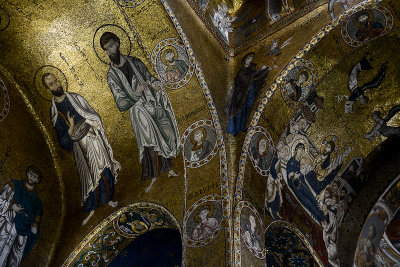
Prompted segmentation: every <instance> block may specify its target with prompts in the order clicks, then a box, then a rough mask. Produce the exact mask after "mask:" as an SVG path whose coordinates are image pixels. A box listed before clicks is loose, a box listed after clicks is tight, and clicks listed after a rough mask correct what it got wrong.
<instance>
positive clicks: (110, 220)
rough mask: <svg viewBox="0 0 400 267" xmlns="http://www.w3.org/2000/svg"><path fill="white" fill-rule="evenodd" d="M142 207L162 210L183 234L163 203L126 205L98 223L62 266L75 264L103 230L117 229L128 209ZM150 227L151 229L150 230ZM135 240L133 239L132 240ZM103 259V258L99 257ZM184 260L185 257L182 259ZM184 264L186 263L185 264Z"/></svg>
mask: <svg viewBox="0 0 400 267" xmlns="http://www.w3.org/2000/svg"><path fill="white" fill-rule="evenodd" d="M140 209H156V210H160V211H162V212H163V213H165V214H166V215H167V216H169V219H171V220H172V222H173V223H174V225H175V226H176V228H177V229H178V230H179V232H180V233H181V235H182V229H181V227H180V225H179V222H178V220H177V219H176V218H175V217H174V215H172V213H170V212H169V211H168V210H167V209H166V208H164V207H163V206H161V205H158V204H155V203H147V202H143V203H134V204H131V205H128V206H125V207H123V208H121V209H119V210H118V211H116V212H114V213H113V214H111V215H110V216H108V217H107V218H106V219H104V220H103V221H102V222H101V223H100V224H98V225H97V226H96V227H95V228H94V229H93V230H92V231H91V232H90V233H89V234H88V235H87V236H86V237H85V239H84V240H83V241H82V242H81V243H80V244H79V245H78V246H77V247H76V248H75V249H74V251H73V252H72V253H71V255H70V256H69V257H68V258H67V259H66V260H65V262H64V263H63V265H62V266H65V267H66V266H71V265H73V264H74V262H75V261H76V260H79V258H80V257H81V255H82V254H84V253H85V252H86V250H88V249H89V250H90V248H92V244H91V242H93V241H94V240H95V239H96V238H97V237H99V236H100V235H101V234H102V232H103V230H107V229H108V228H109V227H110V226H112V227H113V229H115V225H116V221H117V220H118V219H119V216H121V215H122V214H124V213H125V212H127V211H132V210H135V211H136V210H140ZM155 228H162V227H153V228H150V229H155ZM150 229H149V230H150ZM115 233H116V234H118V231H115ZM132 241H133V240H132ZM99 260H101V259H99ZM182 260H183V259H182ZM183 266H184V265H183Z"/></svg>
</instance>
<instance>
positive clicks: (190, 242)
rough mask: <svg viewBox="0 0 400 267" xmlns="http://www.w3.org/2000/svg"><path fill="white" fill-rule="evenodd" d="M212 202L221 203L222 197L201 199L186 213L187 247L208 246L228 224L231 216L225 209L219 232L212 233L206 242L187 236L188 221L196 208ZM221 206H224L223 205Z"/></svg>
mask: <svg viewBox="0 0 400 267" xmlns="http://www.w3.org/2000/svg"><path fill="white" fill-rule="evenodd" d="M210 201H215V202H219V203H221V196H220V195H209V196H205V197H203V198H201V199H199V200H198V201H196V202H195V203H194V204H193V205H192V206H191V207H190V208H189V209H188V210H187V211H186V213H185V218H184V219H183V236H184V240H185V243H186V245H187V246H189V247H202V246H206V245H207V244H208V243H210V242H211V241H213V240H214V239H215V238H216V237H217V236H218V235H219V233H220V232H221V231H222V229H223V226H224V225H225V224H226V222H227V221H228V219H229V217H228V216H229V211H228V210H226V209H225V210H223V213H222V219H221V221H220V222H219V225H218V228H217V230H215V232H214V233H212V235H211V236H209V237H207V238H206V239H204V240H199V241H194V240H192V239H191V238H189V237H188V236H187V234H186V225H187V221H188V219H189V216H190V215H191V214H192V213H193V212H194V211H195V210H196V208H198V207H200V206H201V205H202V204H203V203H206V202H210ZM221 206H222V204H221Z"/></svg>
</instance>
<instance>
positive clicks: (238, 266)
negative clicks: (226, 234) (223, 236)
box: [234, 201, 265, 267]
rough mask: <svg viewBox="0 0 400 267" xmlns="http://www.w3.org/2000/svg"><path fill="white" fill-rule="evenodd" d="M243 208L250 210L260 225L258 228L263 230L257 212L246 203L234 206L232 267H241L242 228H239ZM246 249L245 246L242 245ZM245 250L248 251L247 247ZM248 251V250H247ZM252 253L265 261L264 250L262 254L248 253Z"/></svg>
mask: <svg viewBox="0 0 400 267" xmlns="http://www.w3.org/2000/svg"><path fill="white" fill-rule="evenodd" d="M243 208H248V209H250V210H251V211H252V212H253V214H255V215H256V217H257V219H258V221H259V223H260V228H261V229H264V227H263V221H262V219H261V216H260V215H259V214H258V212H257V210H256V209H255V208H254V207H253V206H252V205H251V204H250V203H249V202H247V201H241V202H239V203H238V204H237V205H236V208H235V215H234V220H235V222H234V227H235V229H234V242H235V243H234V246H235V264H234V266H236V267H241V266H242V259H241V243H242V242H241V240H242V227H241V215H242V209H243ZM261 245H262V247H264V237H262V244H261ZM244 246H246V247H247V245H244ZM246 249H249V248H248V247H247V248H246ZM249 251H250V250H249ZM250 252H252V253H253V255H254V256H255V257H257V258H258V259H265V253H264V249H263V250H262V252H258V253H256V254H254V252H253V251H250Z"/></svg>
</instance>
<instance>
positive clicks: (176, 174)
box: [168, 170, 180, 177]
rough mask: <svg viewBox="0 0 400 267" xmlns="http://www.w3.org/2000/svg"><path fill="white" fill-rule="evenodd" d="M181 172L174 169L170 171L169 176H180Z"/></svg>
mask: <svg viewBox="0 0 400 267" xmlns="http://www.w3.org/2000/svg"><path fill="white" fill-rule="evenodd" d="M179 174H180V173H176V172H175V171H174V170H170V171H169V172H168V177H176V176H179Z"/></svg>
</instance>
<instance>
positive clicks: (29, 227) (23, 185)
mask: <svg viewBox="0 0 400 267" xmlns="http://www.w3.org/2000/svg"><path fill="white" fill-rule="evenodd" d="M41 180H42V173H41V171H40V170H39V168H37V167H36V166H34V165H30V166H28V167H27V168H26V179H25V181H23V180H11V181H9V182H8V183H7V184H6V186H5V187H4V188H3V190H2V191H1V193H0V266H1V267H3V266H10V267H11V266H19V265H20V264H21V261H23V260H24V259H25V258H26V257H27V256H28V254H29V253H30V252H31V250H32V248H33V247H34V245H35V244H36V241H37V240H38V238H39V235H40V227H39V224H40V220H41V218H42V213H43V206H42V201H41V200H40V198H39V196H38V194H37V190H36V184H39V183H40V182H41Z"/></svg>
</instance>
